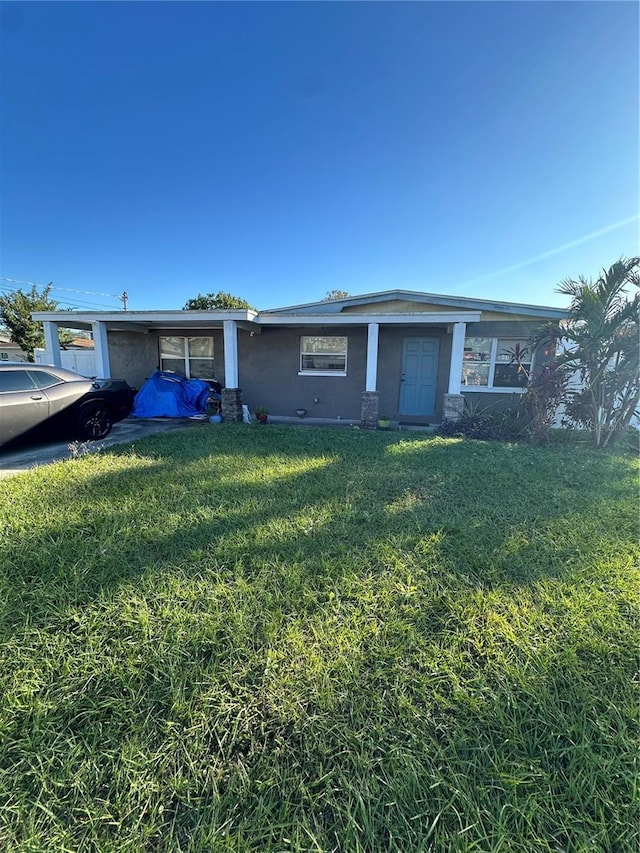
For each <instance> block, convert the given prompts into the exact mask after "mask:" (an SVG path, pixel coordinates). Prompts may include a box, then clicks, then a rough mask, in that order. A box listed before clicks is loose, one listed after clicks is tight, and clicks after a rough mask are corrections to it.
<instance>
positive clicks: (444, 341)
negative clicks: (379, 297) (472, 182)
mask: <svg viewBox="0 0 640 853" xmlns="http://www.w3.org/2000/svg"><path fill="white" fill-rule="evenodd" d="M537 325H538V323H535V322H534V323H532V322H531V319H530V318H527V320H520V319H517V318H513V317H511V318H509V319H508V320H502V321H499V320H486V321H480V322H478V323H473V324H468V326H467V335H469V336H478V337H484V336H486V337H517V338H524V339H526V338H528V336H529V334H530V333H531V331H532V330H533V329H535V328H536V326H537ZM161 335H178V336H198V335H204V336H212V337H213V339H214V369H215V377H216V379H217V381H219V382H220V383H221V384H222V385H223V387H224V386H225V375H224V344H223V333H222V330H221V329H212V330H206V329H198V330H188V329H162V330H156V329H154V330H152V331H150V332H149V333H148V334H144V333H140V332H114V331H112V332H109V334H108V341H109V357H110V361H111V375H112V376H115V377H119V378H122V379H126V380H127V381H128V382H129V383H130V384H131V385H132V386H133V387H135V388H140V387H141V386H142V385H143V384H144V382H145V380H146V379H147V378H148V377H149V376H150V375H151V373H152V372H153V371H154V370H155V369H156V368H157V367H158V364H159V346H158V338H159V337H160V336H161ZM301 335H331V336H334V335H344V336H346V337H347V339H348V352H347V376H314V375H310V374H309V375H302V376H300V375H298V371H299V367H300V336H301ZM407 337H427V338H437V339H438V340H439V357H438V373H437V383H436V396H435V411H434V414H433V415H432V416H426V417H425V416H415V417H409V416H405V415H402V416H401V415H400V411H399V406H400V391H401V384H400V377H401V373H402V342H403V339H404V338H407ZM451 341H452V336H451V334H450V333H449V332H448V331H447V327H446V326H445V325H444V324H443V325H441V326H419V325H418V326H404V325H388V326H384V325H383V326H381V327H380V329H379V342H378V383H377V390H378V391H379V394H380V396H379V411H380V412H382V413H384V414H387V415H389V416H390V417H391V418H392V419H393V420H402V421H403V422H407V423H412V422H413V423H425V422H427V423H438V422H439V421H440V420H441V418H442V404H443V397H444V395H445V394H446V393H447V390H448V385H449V363H450V358H451ZM366 351H367V327H366V326H364V325H363V326H353V327H351V326H346V327H344V326H339V327H336V326H331V325H327V326H313V327H310V326H284V327H276V326H263V327H262V329H261V332H260V333H259V334H258V333H256V334H255V335H250V334H249V333H248V332H247V331H245V330H242V329H239V330H238V361H239V384H240V387H241V389H242V392H243V401H244V402H245V403H247V404H248V405H249V407H250V408H251V409H255V408H256V406H259V405H262V406H265V407H266V408H267V409H268V410H269V412H270V413H271V414H272V415H285V416H295V411H296V409H298V408H304V409H306V410H307V412H308V417H318V418H338V417H340V418H343V419H345V420H352V421H354V422H357V421H359V420H360V407H361V394H362V392H363V391H364V390H365V381H366ZM539 357H540V356H537V358H539ZM538 363H539V361H538ZM462 393H463V394H464V395H465V398H467V399H468V400H469V401H470V402H471V401H474V402H477V403H478V405H480V406H482V407H489V406H491V407H492V408H496V407H503V406H509V405H512V404H513V402H514V398H516V397H517V395H514V394H513V393H511V392H509V393H491V392H479V393H478V392H473V391H469V390H466V389H463V392H462ZM316 400H317V402H316Z"/></svg>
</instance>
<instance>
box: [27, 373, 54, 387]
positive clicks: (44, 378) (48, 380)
mask: <svg viewBox="0 0 640 853" xmlns="http://www.w3.org/2000/svg"><path fill="white" fill-rule="evenodd" d="M29 375H30V376H31V378H32V379H33V381H34V382H35V384H36V387H37V388H52V387H53V386H54V385H62V379H60V377H58V376H54V375H53V374H52V373H47V371H46V370H30V371H29Z"/></svg>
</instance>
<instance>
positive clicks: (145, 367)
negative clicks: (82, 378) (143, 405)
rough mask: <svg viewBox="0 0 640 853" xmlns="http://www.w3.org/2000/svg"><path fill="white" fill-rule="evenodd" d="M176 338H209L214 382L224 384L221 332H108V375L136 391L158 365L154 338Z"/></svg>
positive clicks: (157, 345)
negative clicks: (170, 336)
mask: <svg viewBox="0 0 640 853" xmlns="http://www.w3.org/2000/svg"><path fill="white" fill-rule="evenodd" d="M167 335H178V336H185V335H188V336H190V337H197V336H198V335H205V336H207V337H211V336H213V352H214V370H215V372H216V379H217V380H218V381H219V382H222V383H223V384H224V349H223V345H222V331H221V330H219V329H213V330H211V331H207V330H202V329H198V330H197V331H195V330H194V331H188V332H185V330H184V329H162V330H160V331H157V330H155V329H154V330H152V331H150V332H149V333H148V334H144V332H109V335H108V341H109V361H110V363H111V375H112V376H114V377H117V378H118V379H126V381H127V382H128V383H129V385H131V386H133V387H134V388H140V387H141V386H142V385H143V384H144V382H145V380H147V379H148V378H149V376H150V375H151V374H152V373H153V371H154V370H156V369H157V368H158V366H159V363H160V350H159V344H158V338H159V337H160V336H167Z"/></svg>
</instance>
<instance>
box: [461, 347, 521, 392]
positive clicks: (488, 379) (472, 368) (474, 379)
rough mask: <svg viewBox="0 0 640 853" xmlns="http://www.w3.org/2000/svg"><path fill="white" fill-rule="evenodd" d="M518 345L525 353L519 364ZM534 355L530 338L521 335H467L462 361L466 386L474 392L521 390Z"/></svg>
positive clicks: (463, 384)
mask: <svg viewBox="0 0 640 853" xmlns="http://www.w3.org/2000/svg"><path fill="white" fill-rule="evenodd" d="M516 347H519V348H520V351H521V352H523V353H524V355H523V356H522V357H521V359H520V360H521V363H522V365H523V367H525V368H526V370H523V369H522V368H521V367H520V366H519V365H518V364H516V362H515V359H514V357H513V352H514V351H515V349H516ZM531 362H532V354H531V351H530V348H529V346H528V344H527V341H523V340H519V339H518V338H466V340H465V342H464V355H463V362H462V387H463V388H469V389H473V390H474V391H487V390H493V389H496V390H499V391H502V390H504V389H509V390H514V391H515V390H519V389H522V388H524V387H525V385H526V384H527V374H528V372H529V371H530V370H531Z"/></svg>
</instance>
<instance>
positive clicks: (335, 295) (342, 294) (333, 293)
mask: <svg viewBox="0 0 640 853" xmlns="http://www.w3.org/2000/svg"><path fill="white" fill-rule="evenodd" d="M349 296H351V294H350V293H347V291H346V290H327V295H326V296H325V297H324V299H323V300H322V301H323V302H332V301H333V300H334V299H346V298H347V297H349Z"/></svg>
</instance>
